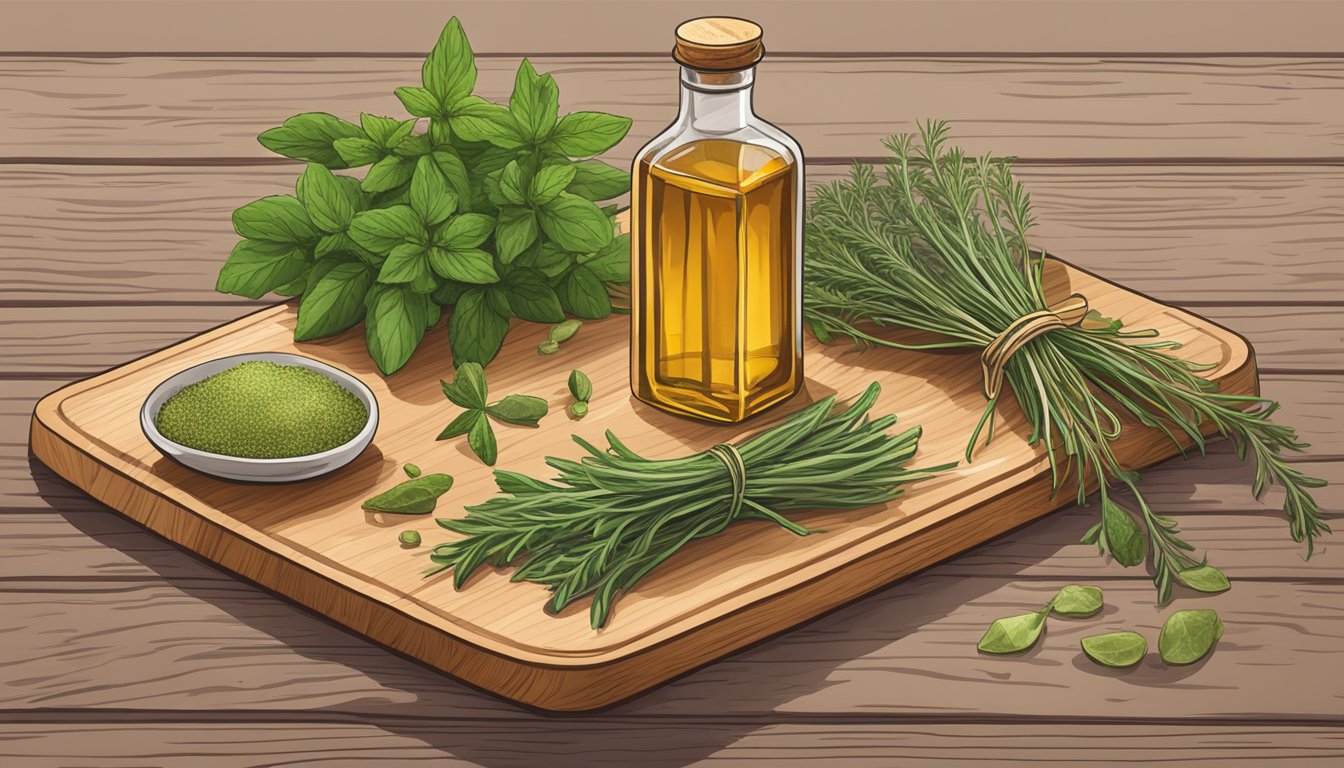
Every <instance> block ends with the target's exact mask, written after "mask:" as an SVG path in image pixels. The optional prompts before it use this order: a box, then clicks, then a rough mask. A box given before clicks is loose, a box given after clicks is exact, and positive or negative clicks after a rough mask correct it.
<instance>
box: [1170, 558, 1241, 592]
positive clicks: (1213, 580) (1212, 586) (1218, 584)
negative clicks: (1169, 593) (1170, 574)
mask: <svg viewBox="0 0 1344 768" xmlns="http://www.w3.org/2000/svg"><path fill="white" fill-rule="evenodd" d="M1176 579H1177V580H1178V581H1180V582H1181V583H1182V584H1184V585H1185V586H1187V587H1190V588H1191V589H1194V590H1197V591H1200V592H1225V591H1227V590H1229V589H1231V588H1232V584H1231V582H1229V581H1228V580H1227V576H1226V575H1224V574H1223V572H1222V571H1220V570H1218V569H1217V568H1214V567H1213V566H1212V565H1209V564H1208V563H1205V564H1203V565H1200V566H1198V567H1196V568H1187V569H1186V570H1184V571H1177V572H1176Z"/></svg>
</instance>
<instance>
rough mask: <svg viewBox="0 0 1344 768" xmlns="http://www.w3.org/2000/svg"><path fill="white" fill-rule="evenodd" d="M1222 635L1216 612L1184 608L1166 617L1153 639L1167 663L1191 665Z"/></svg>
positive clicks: (1220, 623)
mask: <svg viewBox="0 0 1344 768" xmlns="http://www.w3.org/2000/svg"><path fill="white" fill-rule="evenodd" d="M1222 636H1223V622H1221V621H1219V619H1218V613H1217V612H1216V611H1212V610H1208V609H1187V610H1183V611H1177V612H1175V613H1173V614H1171V615H1170V616H1168V617H1167V620H1166V622H1165V623H1163V624H1162V632H1161V634H1160V635H1158V638H1157V650H1158V652H1159V653H1161V654H1162V660H1163V661H1165V662H1167V663H1168V664H1193V663H1195V662H1196V661H1199V660H1200V659H1202V658H1204V656H1206V655H1207V654H1208V652H1209V651H1211V650H1213V646H1214V645H1216V644H1217V643H1218V639H1219V638H1221V637H1222Z"/></svg>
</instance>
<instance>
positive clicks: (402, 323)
mask: <svg viewBox="0 0 1344 768" xmlns="http://www.w3.org/2000/svg"><path fill="white" fill-rule="evenodd" d="M422 74H423V80H424V84H423V86H422V87H414V86H412V87H404V88H397V89H396V94H397V97H398V98H400V99H401V102H402V104H403V105H404V106H405V107H406V110H407V111H408V112H409V113H410V114H411V115H413V117H412V118H411V119H409V120H395V119H393V118H390V117H379V116H377V115H370V114H362V115H360V121H359V125H355V124H354V123H350V122H347V121H345V120H342V119H340V118H338V117H334V116H332V115H329V114H326V113H322V112H309V113H305V114H301V115H296V116H294V117H291V118H290V119H288V120H286V121H285V122H284V124H283V125H282V126H280V127H279V128H273V129H271V130H269V131H266V132H265V133H263V134H261V136H260V137H259V141H260V142H261V144H262V145H263V146H265V147H266V148H268V149H270V150H272V151H273V152H276V153H279V154H281V155H284V156H285V157H291V158H294V159H297V160H306V161H308V168H307V170H305V171H304V172H303V175H302V176H300V177H299V180H298V184H297V185H296V189H295V192H296V196H294V197H291V196H288V195H276V196H272V197H265V198H262V199H260V200H257V201H256V202H253V203H249V204H248V205H245V206H243V207H242V208H239V209H238V210H237V211H234V214H233V224H234V228H235V229H236V230H237V232H238V234H239V235H241V236H242V237H243V238H244V239H243V240H242V241H240V242H239V243H238V244H237V245H236V246H235V247H234V249H233V252H232V253H231V254H230V256H229V259H228V261H227V262H225V264H224V266H223V268H222V269H221V270H220V273H219V280H218V282H217V284H216V286H215V288H216V290H218V291H220V292H222V293H232V294H237V295H240V296H247V297H249V298H259V297H261V296H262V295H264V294H266V293H269V292H275V293H277V294H280V295H281V296H302V298H301V299H300V301H299V319H298V325H297V327H296V328H295V331H294V338H295V339H296V340H299V341H304V340H309V339H316V338H321V337H324V336H331V335H333V334H336V333H340V332H342V331H345V330H347V329H349V328H351V327H353V326H355V325H356V324H358V323H359V322H360V321H361V320H362V321H363V322H364V326H365V335H366V339H367V342H368V347H369V354H370V356H372V358H373V360H374V362H375V363H377V365H378V368H379V369H380V370H381V371H382V372H383V373H384V374H390V373H393V372H395V371H396V370H398V369H399V368H401V367H402V366H403V365H405V364H406V361H407V360H408V359H410V356H411V353H413V352H414V351H415V349H416V347H417V346H419V344H420V341H421V340H422V339H423V337H424V335H425V332H426V330H428V329H429V328H430V327H432V326H433V325H434V324H435V323H436V322H438V320H439V314H440V309H441V308H442V307H447V306H452V307H453V312H452V316H451V318H450V320H449V321H448V330H449V336H450V340H451V344H452V350H453V361H454V364H455V365H461V364H462V363H465V362H475V363H480V364H482V365H484V364H486V363H488V362H490V360H491V359H493V358H494V356H495V355H496V354H497V353H498V352H499V349H500V346H501V345H502V344H503V341H504V335H505V334H506V333H507V332H508V329H509V318H511V317H519V318H522V319H524V320H530V321H533V322H539V323H557V322H560V321H562V320H564V319H565V315H566V313H569V314H572V315H575V316H578V317H582V318H602V317H606V316H607V315H608V314H610V313H611V311H612V305H611V300H610V297H609V295H608V292H607V284H608V283H625V282H629V279H630V241H629V236H628V235H623V236H621V237H614V231H615V226H614V222H613V217H614V216H615V214H616V208H615V206H607V207H605V208H600V207H598V205H597V204H596V203H595V202H594V201H599V200H608V199H610V198H614V197H618V196H620V195H623V194H625V193H626V192H627V191H629V189H630V175H629V174H628V173H626V172H625V171H623V170H620V169H618V168H614V167H612V166H610V165H607V164H606V163H603V162H600V161H598V160H593V159H591V158H592V157H593V156H594V155H598V154H601V153H602V152H605V151H606V150H608V149H610V148H611V147H613V146H615V145H616V143H617V142H619V141H620V140H621V139H622V138H623V137H624V136H625V134H626V132H627V131H628V130H629V129H630V119H629V118H626V117H618V116H616V115H608V114H604V113H602V112H574V113H571V114H568V115H565V116H564V117H559V115H558V112H559V89H558V88H557V86H556V84H555V80H554V79H553V78H552V77H551V76H550V75H539V74H537V72H536V70H534V69H533V68H532V64H531V63H530V62H528V61H527V60H526V59H524V60H523V62H522V64H520V65H519V67H518V74H517V78H516V80H515V81H514V87H513V94H512V96H511V97H510V98H509V104H508V106H507V107H504V106H501V105H498V104H492V103H491V102H489V101H486V100H485V99H482V98H480V97H479V96H473V95H472V93H471V92H472V89H473V88H474V87H475V85H476V62H475V58H474V56H473V54H472V51H471V46H470V44H469V43H468V42H467V37H466V34H465V33H464V32H463V31H462V25H461V24H460V23H459V22H458V20H457V19H456V18H453V19H452V20H450V21H449V22H448V25H447V26H446V27H444V29H443V33H442V34H441V35H440V36H439V42H438V44H437V45H435V46H434V50H433V51H431V52H430V54H429V56H428V58H427V59H426V60H425V63H424V66H423V68H422ZM422 118H427V119H428V129H427V131H425V132H424V133H416V128H417V126H418V125H419V123H420V120H421V119H422ZM364 166H368V172H367V173H366V174H365V175H364V178H363V179H362V180H360V179H356V178H354V177H351V176H344V175H339V174H334V173H332V171H333V170H342V169H348V168H359V167H364Z"/></svg>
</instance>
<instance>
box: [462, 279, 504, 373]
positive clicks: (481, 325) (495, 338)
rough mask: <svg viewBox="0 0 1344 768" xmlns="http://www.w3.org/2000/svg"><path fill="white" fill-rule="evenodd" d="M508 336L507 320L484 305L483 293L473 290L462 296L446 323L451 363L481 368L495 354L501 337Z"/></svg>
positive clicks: (479, 289)
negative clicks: (476, 365) (450, 348)
mask: <svg viewBox="0 0 1344 768" xmlns="http://www.w3.org/2000/svg"><path fill="white" fill-rule="evenodd" d="M508 332H509V320H508V318H505V317H501V316H499V315H498V314H497V313H496V312H495V311H494V310H493V309H492V308H491V307H490V306H489V305H488V304H487V303H486V292H485V289H483V288H476V289H473V290H470V291H467V292H466V293H464V294H462V296H461V297H460V298H458V300H457V304H456V306H455V307H454V308H453V316H452V318H451V319H450V320H449V321H448V339H449V341H450V343H451V344H452V347H453V363H454V364H455V365H459V366H460V365H462V364H463V363H469V362H470V363H480V364H481V365H485V364H486V363H488V362H490V361H491V360H493V359H494V357H495V355H497V354H499V349H500V347H501V346H503V344H504V335H505V334H507V333H508Z"/></svg>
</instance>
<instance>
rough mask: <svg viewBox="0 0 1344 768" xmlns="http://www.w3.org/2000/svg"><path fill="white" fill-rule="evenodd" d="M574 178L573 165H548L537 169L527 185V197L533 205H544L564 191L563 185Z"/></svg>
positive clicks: (566, 184)
mask: <svg viewBox="0 0 1344 768" xmlns="http://www.w3.org/2000/svg"><path fill="white" fill-rule="evenodd" d="M573 179H574V166H572V165H548V166H546V167H544V168H542V169H541V170H540V171H537V175H535V176H533V177H532V183H531V184H530V185H528V190H527V199H528V202H530V203H532V204H533V205H544V204H546V203H549V202H550V201H552V200H554V199H555V197H556V195H559V194H560V193H561V192H564V191H565V187H566V186H568V185H569V182H570V181H572V180H573Z"/></svg>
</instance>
